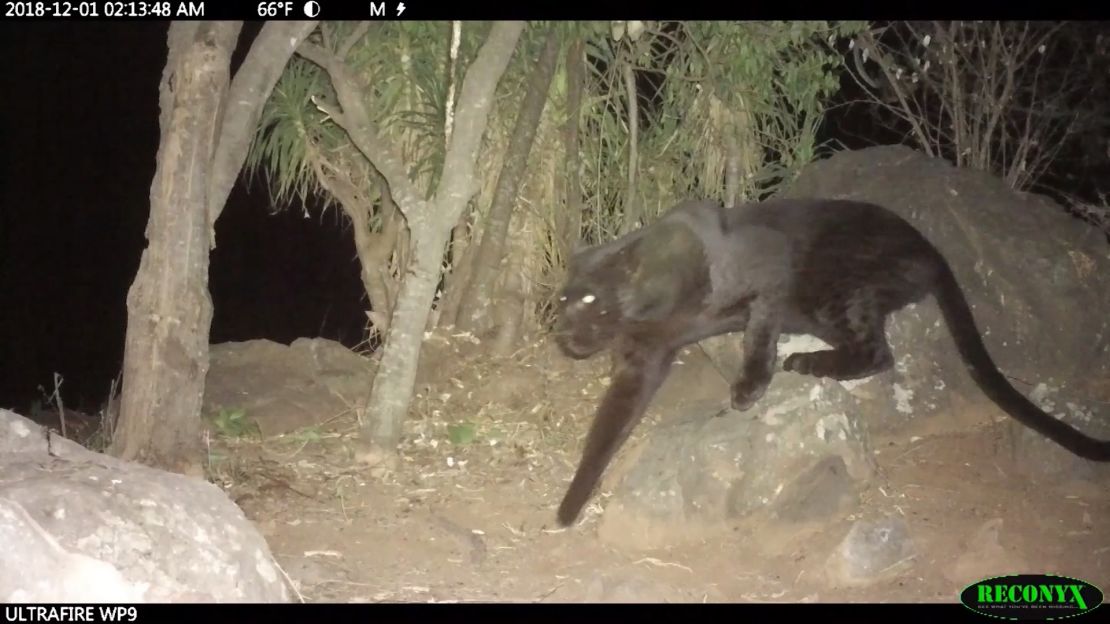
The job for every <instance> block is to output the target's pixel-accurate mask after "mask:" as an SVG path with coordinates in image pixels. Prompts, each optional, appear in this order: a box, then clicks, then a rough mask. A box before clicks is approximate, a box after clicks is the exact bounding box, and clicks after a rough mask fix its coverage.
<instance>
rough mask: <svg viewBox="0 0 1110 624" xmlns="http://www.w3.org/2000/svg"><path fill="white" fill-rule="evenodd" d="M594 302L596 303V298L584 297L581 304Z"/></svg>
mask: <svg viewBox="0 0 1110 624" xmlns="http://www.w3.org/2000/svg"><path fill="white" fill-rule="evenodd" d="M595 301H597V297H595V296H593V295H586V296H585V297H582V303H593V302H595Z"/></svg>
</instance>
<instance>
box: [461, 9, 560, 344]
mask: <svg viewBox="0 0 1110 624" xmlns="http://www.w3.org/2000/svg"><path fill="white" fill-rule="evenodd" d="M558 54H559V39H558V37H557V36H556V35H555V30H554V29H552V30H549V31H548V33H547V37H546V39H545V40H544V46H543V51H542V52H541V53H540V56H539V59H538V60H537V61H536V66H535V69H534V70H533V71H532V75H531V78H530V80H529V81H528V91H527V92H526V93H525V94H524V99H523V101H522V102H521V104H520V113H519V114H518V115H517V118H516V125H515V126H514V127H513V135H512V137H511V138H510V139H509V147H508V151H507V153H506V157H505V164H504V165H503V166H502V168H501V174H500V176H499V177H498V180H497V189H496V191H494V195H493V201H492V203H491V204H490V209H489V214H488V216H487V218H486V223H485V227H484V228H483V230H484V231H483V234H482V241H481V243H479V247H478V252H477V255H476V256H475V259H474V272H473V274H472V275H471V276H470V283H469V284H468V285H467V287H466V290H465V291H463V293H462V294H463V298H462V304H461V305H460V306H459V314H458V326H459V327H460V328H461V329H463V330H467V331H475V332H476V331H480V330H483V329H488V327H486V326H485V325H486V323H484V322H483V321H484V319H488V318H490V317H491V314H490V312H491V311H492V302H493V293H494V287H495V281H496V279H497V276H498V273H499V272H500V271H499V269H500V267H501V265H502V263H503V262H504V260H505V240H506V237H507V236H508V234H509V221H510V219H512V215H513V208H514V207H515V206H516V196H517V191H518V190H519V188H520V181H521V179H522V178H523V176H524V170H525V166H526V165H527V164H528V155H529V153H530V152H531V151H532V142H533V140H534V139H535V137H536V129H537V128H538V127H539V124H540V115H541V114H542V113H543V107H544V105H545V104H546V103H547V92H548V90H549V89H550V87H551V78H552V77H553V76H554V75H555V64H556V61H557V60H558ZM455 286H456V287H461V286H460V285H459V284H457V283H456V285H455Z"/></svg>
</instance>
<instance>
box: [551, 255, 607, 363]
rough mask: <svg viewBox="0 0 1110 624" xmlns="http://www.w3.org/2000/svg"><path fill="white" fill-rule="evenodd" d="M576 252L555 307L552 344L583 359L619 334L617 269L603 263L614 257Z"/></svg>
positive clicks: (568, 353)
mask: <svg viewBox="0 0 1110 624" xmlns="http://www.w3.org/2000/svg"><path fill="white" fill-rule="evenodd" d="M596 251H597V250H586V251H583V252H579V253H576V254H575V255H574V257H572V258H571V261H570V263H569V266H568V267H567V280H566V283H565V284H564V285H563V288H562V290H561V291H560V293H559V300H558V303H557V306H556V310H557V314H558V316H557V319H556V322H555V342H556V344H558V345H559V348H560V349H561V350H562V351H563V353H565V354H566V355H567V356H569V357H572V358H574V359H578V360H581V359H585V358H588V357H590V356H591V355H594V354H595V353H597V352H598V351H601V350H602V349H605V348H606V347H608V346H609V345H610V343H612V341H613V339H614V338H615V337H616V336H617V334H618V333H619V332H620V328H621V326H622V325H623V322H624V317H623V315H622V314H621V305H620V300H619V299H618V291H619V288H620V284H619V280H620V271H619V267H617V266H614V265H613V263H606V262H605V260H606V259H611V258H610V257H609V256H611V255H613V254H598V253H596Z"/></svg>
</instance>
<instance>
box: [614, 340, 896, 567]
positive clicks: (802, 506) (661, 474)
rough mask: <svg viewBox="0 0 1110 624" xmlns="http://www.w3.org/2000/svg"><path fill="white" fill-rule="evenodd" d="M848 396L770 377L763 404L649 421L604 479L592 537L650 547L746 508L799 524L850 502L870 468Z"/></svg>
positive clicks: (692, 534)
mask: <svg viewBox="0 0 1110 624" xmlns="http://www.w3.org/2000/svg"><path fill="white" fill-rule="evenodd" d="M783 357H785V355H784V356H783ZM803 385H804V386H806V387H802V386H803ZM855 403H856V399H854V398H853V397H851V395H849V394H848V393H847V391H845V390H844V389H843V388H840V387H839V386H835V385H834V386H832V387H830V388H828V389H825V388H822V387H819V386H814V385H813V384H812V382H811V381H809V380H806V379H805V378H804V377H802V376H801V375H779V376H776V378H775V379H774V380H773V381H772V383H771V387H770V388H769V389H768V391H767V394H766V395H765V398H764V401H763V402H761V403H760V405H763V406H765V407H764V408H763V409H759V408H755V409H753V410H752V411H750V412H745V413H738V412H734V411H731V410H728V411H725V412H724V413H723V414H722V415H720V416H717V415H715V414H718V413H721V407H723V406H724V405H727V399H725V402H724V403H721V404H718V407H717V408H716V409H713V408H707V407H706V406H705V404H704V403H703V404H701V405H693V406H690V407H689V408H687V409H686V410H684V411H683V412H680V413H679V414H678V415H677V418H674V419H672V420H671V421H670V422H667V423H663V424H660V425H658V426H656V427H654V428H653V429H652V430H651V432H650V434H649V435H648V436H647V440H646V441H645V443H644V444H643V447H642V448H641V449H640V451H639V453H638V454H637V455H636V457H635V459H634V461H632V462H630V463H631V465H630V466H629V467H628V469H627V471H626V473H625V474H624V475H623V477H621V475H615V476H613V477H611V478H610V479H609V480H610V481H613V480H616V481H617V482H616V484H615V486H614V487H613V492H612V496H611V497H610V499H609V502H608V504H607V506H606V508H605V513H604V514H603V515H602V518H601V524H600V526H599V529H598V531H599V535H600V536H601V537H602V539H605V540H606V541H609V542H610V543H616V544H620V545H622V546H626V547H634V548H635V547H640V548H652V547H657V546H661V545H665V544H673V543H675V542H676V541H683V540H687V539H696V538H697V537H698V531H695V530H692V527H703V528H705V529H709V530H712V529H713V528H720V527H722V526H724V523H726V522H727V521H729V520H733V519H736V518H741V517H744V516H747V515H749V514H752V513H753V512H766V513H769V514H771V515H772V516H777V517H784V518H791V519H796V520H799V521H801V520H809V519H816V518H822V517H827V516H828V515H830V514H835V513H838V512H839V511H842V510H844V509H847V508H850V507H851V506H852V504H853V503H854V501H855V500H856V498H857V494H858V491H859V489H860V488H861V487H862V486H863V485H864V484H865V483H866V482H867V481H868V480H869V479H870V478H871V476H872V475H873V474H874V470H875V467H874V462H873V458H872V453H871V450H870V444H869V440H868V436H867V435H866V429H865V428H864V427H862V426H861V424H860V422H859V420H858V415H859V413H860V412H859V410H857V409H854V408H853V405H854V404H855ZM824 486H827V489H826V487H824Z"/></svg>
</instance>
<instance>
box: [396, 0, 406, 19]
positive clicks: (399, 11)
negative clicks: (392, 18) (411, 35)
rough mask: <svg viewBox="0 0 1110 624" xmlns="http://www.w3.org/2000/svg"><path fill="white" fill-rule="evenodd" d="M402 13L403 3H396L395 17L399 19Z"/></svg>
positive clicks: (403, 10)
mask: <svg viewBox="0 0 1110 624" xmlns="http://www.w3.org/2000/svg"><path fill="white" fill-rule="evenodd" d="M404 12H405V3H404V2H398V3H397V17H401V14H402V13H404Z"/></svg>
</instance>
